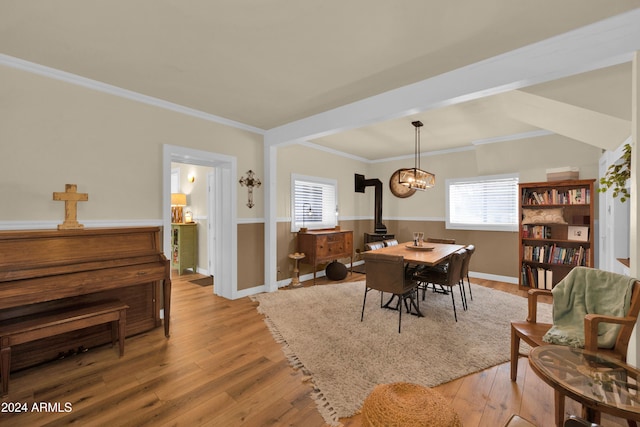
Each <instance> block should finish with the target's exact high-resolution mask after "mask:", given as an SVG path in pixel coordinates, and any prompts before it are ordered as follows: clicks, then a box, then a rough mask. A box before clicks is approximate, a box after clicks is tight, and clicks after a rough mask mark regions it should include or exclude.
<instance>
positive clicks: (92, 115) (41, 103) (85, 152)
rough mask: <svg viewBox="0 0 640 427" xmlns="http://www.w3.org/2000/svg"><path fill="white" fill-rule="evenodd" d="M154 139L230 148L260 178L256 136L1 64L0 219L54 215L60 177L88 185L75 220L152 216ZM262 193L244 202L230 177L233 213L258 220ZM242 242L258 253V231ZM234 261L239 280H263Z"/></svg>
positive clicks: (243, 283) (158, 153)
mask: <svg viewBox="0 0 640 427" xmlns="http://www.w3.org/2000/svg"><path fill="white" fill-rule="evenodd" d="M163 144H170V145H175V146H183V147H188V148H193V149H198V150H203V151H208V152H214V153H219V154H224V155H228V156H234V157H236V158H237V166H238V174H240V175H243V174H244V173H245V172H246V171H247V170H249V169H252V170H253V171H254V172H256V175H257V176H258V177H259V178H261V179H262V178H264V175H263V137H262V135H259V134H255V133H252V132H249V131H245V130H241V129H237V128H232V127H229V126H225V125H222V124H219V123H214V122H211V121H207V120H203V119H200V118H195V117H191V116H187V115H184V114H180V113H176V112H172V111H169V110H166V109H162V108H158V107H155V106H151V105H146V104H142V103H140V102H136V101H132V100H128V99H124V98H121V97H116V96H112V95H109V94H105V93H102V92H98V91H95V90H91V89H87V88H84V87H81V86H77V85H74V84H70V83H66V82H63V81H59V80H54V79H49V78H46V77H42V76H38V75H35V74H31V73H27V72H24V71H20V70H17V69H13V68H8V67H4V66H0V194H1V195H2V200H3V202H2V203H0V223H2V222H6V223H11V222H18V221H32V222H33V223H34V224H37V223H38V222H44V223H48V222H54V223H57V222H61V221H62V219H63V214H64V205H63V204H62V203H60V202H54V201H52V193H53V192H54V191H64V185H65V184H66V183H74V184H77V185H78V191H80V192H86V193H89V201H88V202H82V203H79V205H78V219H79V221H80V222H81V223H82V222H83V221H89V223H90V222H91V221H100V222H114V223H116V224H117V223H118V222H120V221H122V222H127V221H130V222H131V221H141V222H143V223H144V222H151V223H160V222H161V221H162V216H163V215H162V214H163V212H162V191H163V189H162V174H163V171H162V152H163ZM239 178H240V176H238V179H239ZM263 195H264V192H263V191H262V190H260V189H258V190H256V191H254V200H255V203H256V206H255V207H254V208H252V209H249V208H248V207H247V206H246V188H244V187H240V184H238V202H237V214H238V217H239V218H241V219H249V220H251V219H256V221H257V222H259V221H260V220H261V218H263V217H264V212H263V209H264V197H263ZM7 200H10V201H12V202H10V203H7V202H5V201H7ZM238 228H239V233H241V232H242V230H241V228H242V227H238ZM240 246H241V245H239V247H240ZM242 248H243V251H244V252H256V253H259V254H260V256H258V258H262V257H263V256H262V253H263V252H264V249H263V240H262V239H251V240H246V241H245V243H243V244H242ZM243 268H244V266H243V264H242V263H241V262H239V263H238V270H239V274H238V277H239V281H238V288H239V289H244V288H246V287H248V286H255V285H256V284H262V283H263V281H264V280H263V278H261V279H260V280H259V281H257V280H256V279H255V277H254V276H251V275H250V276H246V275H245V274H244V272H241V271H242V269H243Z"/></svg>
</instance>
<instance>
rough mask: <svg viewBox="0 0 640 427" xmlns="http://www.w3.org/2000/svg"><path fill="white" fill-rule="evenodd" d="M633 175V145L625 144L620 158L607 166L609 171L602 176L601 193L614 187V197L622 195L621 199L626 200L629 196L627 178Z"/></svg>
mask: <svg viewBox="0 0 640 427" xmlns="http://www.w3.org/2000/svg"><path fill="white" fill-rule="evenodd" d="M630 177H631V145H630V144H625V145H624V148H623V154H622V157H620V159H619V160H618V161H617V162H615V163H614V164H612V165H611V166H609V167H608V168H607V173H606V174H605V175H604V177H602V178H600V188H599V189H598V191H600V192H601V193H604V192H606V191H607V190H608V189H610V188H613V197H614V198H615V197H618V195H620V201H621V202H625V201H626V200H627V199H628V198H629V190H627V180H628V179H629V178H630Z"/></svg>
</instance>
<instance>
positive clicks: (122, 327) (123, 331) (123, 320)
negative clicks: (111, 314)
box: [118, 310, 127, 357]
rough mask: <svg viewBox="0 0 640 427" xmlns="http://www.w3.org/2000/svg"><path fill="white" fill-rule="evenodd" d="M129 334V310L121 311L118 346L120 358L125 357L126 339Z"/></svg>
mask: <svg viewBox="0 0 640 427" xmlns="http://www.w3.org/2000/svg"><path fill="white" fill-rule="evenodd" d="M126 334H127V310H120V320H119V321H118V345H119V347H120V357H122V356H124V339H125V336H126Z"/></svg>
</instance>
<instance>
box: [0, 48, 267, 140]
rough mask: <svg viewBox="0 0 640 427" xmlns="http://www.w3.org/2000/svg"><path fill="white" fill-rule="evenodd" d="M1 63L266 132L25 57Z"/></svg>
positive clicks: (0, 61) (5, 58)
mask: <svg viewBox="0 0 640 427" xmlns="http://www.w3.org/2000/svg"><path fill="white" fill-rule="evenodd" d="M0 65H4V66H7V67H10V68H15V69H18V70H22V71H26V72H28V73H32V74H37V75H39V76H44V77H47V78H50V79H55V80H60V81H63V82H66V83H70V84H73V85H76V86H82V87H85V88H87V89H92V90H96V91H98V92H102V93H107V94H109V95H114V96H117V97H119V98H125V99H129V100H132V101H136V102H140V103H143V104H147V105H152V106H154V107H158V108H162V109H165V110H169V111H174V112H176V113H180V114H184V115H187V116H191V117H195V118H198V119H202V120H206V121H209V122H214V123H219V124H222V125H225V126H230V127H233V128H237V129H241V130H246V131H248V132H253V133H257V134H260V135H264V134H265V130H264V129H260V128H257V127H254V126H250V125H246V124H244V123H240V122H236V121H234V120H229V119H225V118H224V117H220V116H216V115H214V114H209V113H205V112H203V111H200V110H196V109H194V108H189V107H185V106H183V105H179V104H174V103H173V102H169V101H164V100H162V99H158V98H154V97H152V96H148V95H143V94H141V93H138V92H134V91H131V90H128V89H123V88H120V87H117V86H113V85H110V84H107V83H103V82H100V81H97V80H93V79H89V78H86V77H82V76H79V75H77V74H73V73H68V72H66V71H62V70H58V69H55V68H51V67H47V66H45V65H41V64H36V63H34V62H29V61H25V60H24V59H20V58H15V57H13V56H9V55H4V54H0Z"/></svg>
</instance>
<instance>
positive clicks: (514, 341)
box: [511, 326, 520, 381]
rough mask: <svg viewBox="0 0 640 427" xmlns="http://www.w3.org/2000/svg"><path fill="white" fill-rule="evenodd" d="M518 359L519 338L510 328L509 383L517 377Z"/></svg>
mask: <svg viewBox="0 0 640 427" xmlns="http://www.w3.org/2000/svg"><path fill="white" fill-rule="evenodd" d="M518 357H520V337H519V336H518V334H516V330H515V329H514V328H513V326H512V327H511V381H515V380H516V379H517V377H518Z"/></svg>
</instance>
